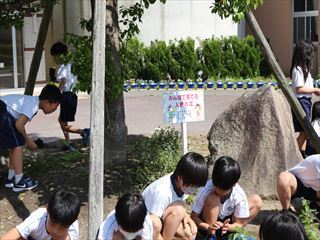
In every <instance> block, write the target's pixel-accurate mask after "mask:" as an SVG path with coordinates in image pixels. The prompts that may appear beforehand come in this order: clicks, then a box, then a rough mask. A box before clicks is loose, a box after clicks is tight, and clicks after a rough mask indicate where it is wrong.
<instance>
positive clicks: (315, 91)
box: [314, 88, 320, 96]
mask: <svg viewBox="0 0 320 240" xmlns="http://www.w3.org/2000/svg"><path fill="white" fill-rule="evenodd" d="M314 94H315V95H317V96H320V88H315V89H314Z"/></svg>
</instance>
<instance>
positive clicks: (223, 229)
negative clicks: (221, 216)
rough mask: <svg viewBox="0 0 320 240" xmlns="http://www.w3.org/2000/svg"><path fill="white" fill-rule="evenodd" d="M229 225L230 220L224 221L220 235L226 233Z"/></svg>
mask: <svg viewBox="0 0 320 240" xmlns="http://www.w3.org/2000/svg"><path fill="white" fill-rule="evenodd" d="M229 223H230V218H227V219H226V220H224V222H223V225H222V227H221V230H222V235H223V234H226V233H227V231H228V227H229Z"/></svg>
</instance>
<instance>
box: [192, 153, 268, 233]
mask: <svg viewBox="0 0 320 240" xmlns="http://www.w3.org/2000/svg"><path fill="white" fill-rule="evenodd" d="M240 175H241V170H240V166H239V163H238V162H237V161H235V160H233V159H232V158H230V157H225V156H224V157H221V158H219V159H218V160H217V161H216V162H215V164H214V167H213V171H212V179H211V180H208V181H207V184H206V185H205V186H204V187H203V188H202V189H201V190H200V191H199V192H198V194H197V196H196V199H195V201H194V203H193V206H192V213H191V218H192V219H193V220H194V221H195V223H196V224H197V227H198V228H199V231H198V235H197V239H198V238H199V239H200V238H205V237H210V236H216V237H220V236H221V235H224V234H225V233H227V232H233V231H235V229H236V228H237V227H243V226H245V225H246V224H247V223H248V222H250V221H251V220H252V219H253V218H254V217H255V216H256V215H257V214H258V213H259V211H260V208H261V205H262V200H261V198H260V197H259V196H258V195H252V196H251V197H249V198H248V199H247V197H246V194H245V193H244V191H243V189H242V188H241V187H240V186H239V185H238V184H237V182H238V180H239V178H240Z"/></svg>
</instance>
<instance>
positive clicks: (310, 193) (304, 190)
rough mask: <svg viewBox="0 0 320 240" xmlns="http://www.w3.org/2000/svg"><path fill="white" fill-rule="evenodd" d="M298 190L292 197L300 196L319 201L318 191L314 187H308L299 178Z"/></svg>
mask: <svg viewBox="0 0 320 240" xmlns="http://www.w3.org/2000/svg"><path fill="white" fill-rule="evenodd" d="M295 178H296V179H297V191H296V193H295V194H294V195H293V196H292V197H291V198H300V197H303V198H305V199H307V200H310V201H317V200H318V199H317V192H316V191H315V190H313V189H312V188H308V187H306V186H304V185H303V183H302V182H301V181H300V179H299V178H297V177H296V176H295Z"/></svg>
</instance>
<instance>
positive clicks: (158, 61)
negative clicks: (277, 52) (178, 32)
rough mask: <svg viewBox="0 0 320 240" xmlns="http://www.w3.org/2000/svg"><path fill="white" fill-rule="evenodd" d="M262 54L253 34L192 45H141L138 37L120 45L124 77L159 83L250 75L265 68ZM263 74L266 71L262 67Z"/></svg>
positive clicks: (185, 42)
mask: <svg viewBox="0 0 320 240" xmlns="http://www.w3.org/2000/svg"><path fill="white" fill-rule="evenodd" d="M262 61H263V55H262V53H261V50H260V48H259V46H258V45H257V43H256V41H255V39H254V37H252V36H247V37H246V38H244V39H240V38H238V37H235V36H232V37H228V38H214V37H212V38H211V39H206V40H203V41H202V42H201V43H200V46H199V47H198V48H197V49H196V48H195V41H194V40H193V39H191V38H187V39H185V40H179V41H177V40H175V41H170V42H169V44H167V43H166V42H164V41H158V40H156V41H154V42H151V44H150V46H149V47H146V46H144V44H143V43H142V42H140V41H139V40H138V39H137V38H132V39H129V40H128V41H127V42H124V43H122V45H121V63H122V74H123V78H124V79H126V80H128V79H144V80H154V81H155V82H159V81H161V80H164V79H168V75H170V77H171V79H174V80H178V79H182V80H187V79H191V80H196V79H197V78H198V77H199V74H198V73H199V72H202V76H201V77H202V79H209V78H210V79H218V78H220V77H222V78H225V77H230V78H235V77H236V78H253V77H257V76H259V75H260V70H262V68H263V67H264V64H261V63H262ZM261 72H263V73H264V74H263V75H265V72H266V70H265V69H263V70H262V71H261Z"/></svg>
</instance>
